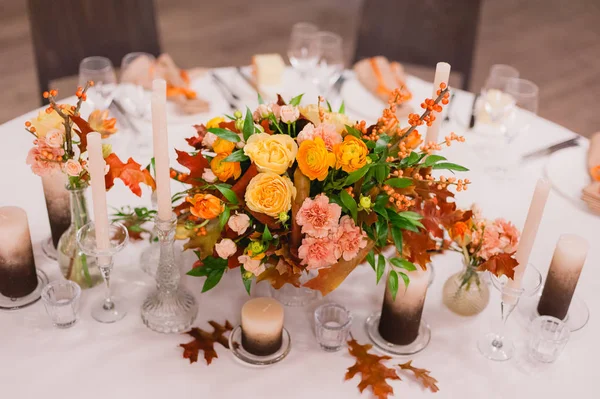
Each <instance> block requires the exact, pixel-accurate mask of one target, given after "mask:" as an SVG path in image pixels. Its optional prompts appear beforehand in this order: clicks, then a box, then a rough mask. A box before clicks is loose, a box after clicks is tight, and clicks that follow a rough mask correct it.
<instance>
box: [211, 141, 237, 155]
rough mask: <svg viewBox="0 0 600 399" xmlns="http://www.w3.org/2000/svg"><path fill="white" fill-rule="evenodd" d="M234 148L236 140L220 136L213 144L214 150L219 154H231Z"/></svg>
mask: <svg viewBox="0 0 600 399" xmlns="http://www.w3.org/2000/svg"><path fill="white" fill-rule="evenodd" d="M234 148H235V143H234V142H232V141H227V140H225V139H222V138H220V137H219V138H218V139H217V140H216V141H215V143H214V144H213V151H214V152H216V153H217V154H220V153H225V154H231V152H232V151H233V149H234Z"/></svg>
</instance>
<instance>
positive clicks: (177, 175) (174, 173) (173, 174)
mask: <svg viewBox="0 0 600 399" xmlns="http://www.w3.org/2000/svg"><path fill="white" fill-rule="evenodd" d="M169 176H171V179H175V180H177V181H185V180H187V178H188V177H190V176H189V175H188V174H187V173H181V172H178V171H176V170H175V169H171V171H170V172H169Z"/></svg>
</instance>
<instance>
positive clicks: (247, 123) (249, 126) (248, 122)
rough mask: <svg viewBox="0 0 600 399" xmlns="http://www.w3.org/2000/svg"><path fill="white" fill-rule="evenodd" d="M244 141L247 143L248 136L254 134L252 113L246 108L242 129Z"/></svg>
mask: <svg viewBox="0 0 600 399" xmlns="http://www.w3.org/2000/svg"><path fill="white" fill-rule="evenodd" d="M242 133H243V134H244V141H248V139H249V138H250V136H252V135H253V134H254V119H252V111H250V108H248V107H246V117H245V118H244V126H243V127H242Z"/></svg>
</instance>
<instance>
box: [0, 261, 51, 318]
mask: <svg viewBox="0 0 600 399" xmlns="http://www.w3.org/2000/svg"><path fill="white" fill-rule="evenodd" d="M37 279H38V285H37V287H35V290H33V291H32V292H30V293H29V294H27V295H25V296H24V297H21V298H9V297H6V296H4V295H2V294H0V309H2V310H17V309H21V308H24V307H26V306H29V305H32V304H34V303H36V302H37V301H39V300H40V298H41V296H42V289H43V288H44V286H45V285H46V284H48V276H46V273H44V272H43V271H41V270H39V269H38V270H37Z"/></svg>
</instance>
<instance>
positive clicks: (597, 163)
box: [581, 132, 600, 214]
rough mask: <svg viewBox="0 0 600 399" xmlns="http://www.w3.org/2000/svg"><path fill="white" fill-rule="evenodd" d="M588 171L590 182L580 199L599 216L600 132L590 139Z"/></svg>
mask: <svg viewBox="0 0 600 399" xmlns="http://www.w3.org/2000/svg"><path fill="white" fill-rule="evenodd" d="M588 170H589V173H590V176H591V178H592V182H591V183H590V184H589V185H588V186H587V187H585V188H584V189H583V193H582V195H581V198H582V199H583V200H584V201H585V202H586V203H587V205H588V206H589V207H590V209H591V210H592V211H593V212H595V213H598V214H600V132H598V133H596V134H594V135H593V136H592V138H591V139H590V148H589V150H588Z"/></svg>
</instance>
